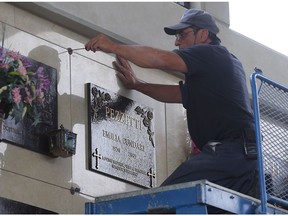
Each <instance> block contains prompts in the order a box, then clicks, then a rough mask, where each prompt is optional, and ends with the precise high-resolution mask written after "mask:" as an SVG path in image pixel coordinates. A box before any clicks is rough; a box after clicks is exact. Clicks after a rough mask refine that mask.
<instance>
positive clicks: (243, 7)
mask: <svg viewBox="0 0 288 216" xmlns="http://www.w3.org/2000/svg"><path fill="white" fill-rule="evenodd" d="M286 2H287V3H286ZM287 6H288V1H285V0H273V1H272V0H229V7H230V28H231V29H233V30H234V31H237V32H239V33H241V34H243V35H245V36H247V37H249V38H251V39H253V40H255V41H258V42H259V43H262V44H264V45H265V46H268V47H270V48H272V49H274V50H276V51H277V52H280V53H282V54H284V55H286V56H288V23H287V22H288V10H287V8H288V7H287Z"/></svg>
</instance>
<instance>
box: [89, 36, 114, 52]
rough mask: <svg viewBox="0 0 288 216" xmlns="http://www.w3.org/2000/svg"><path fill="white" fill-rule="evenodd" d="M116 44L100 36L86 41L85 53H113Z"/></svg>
mask: <svg viewBox="0 0 288 216" xmlns="http://www.w3.org/2000/svg"><path fill="white" fill-rule="evenodd" d="M116 48H117V44H116V43H114V42H113V41H111V40H110V39H109V38H107V37H106V36H105V35H103V34H100V35H97V36H95V37H93V38H92V39H90V41H88V42H87V43H86V45H85V49H86V50H87V51H90V50H91V51H93V52H96V51H103V52H105V53H115V50H116Z"/></svg>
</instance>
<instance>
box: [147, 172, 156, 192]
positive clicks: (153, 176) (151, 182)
mask: <svg viewBox="0 0 288 216" xmlns="http://www.w3.org/2000/svg"><path fill="white" fill-rule="evenodd" d="M147 176H150V187H153V178H156V174H155V173H153V169H152V168H150V169H149V172H147Z"/></svg>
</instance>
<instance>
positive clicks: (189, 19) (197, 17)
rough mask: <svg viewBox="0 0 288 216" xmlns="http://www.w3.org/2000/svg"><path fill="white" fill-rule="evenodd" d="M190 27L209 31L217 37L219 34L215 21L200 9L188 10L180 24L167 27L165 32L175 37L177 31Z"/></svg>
mask: <svg viewBox="0 0 288 216" xmlns="http://www.w3.org/2000/svg"><path fill="white" fill-rule="evenodd" d="M190 26H196V27H199V28H205V29H208V31H209V32H211V33H214V34H215V35H216V34H217V33H218V32H219V28H218V27H217V25H216V22H215V19H214V18H213V17H212V16H211V15H210V14H209V13H207V12H206V11H203V10H200V9H190V10H186V11H185V13H184V14H183V16H182V18H181V20H180V22H179V23H177V24H175V25H170V26H167V27H165V28H164V31H165V32H166V33H167V34H168V35H175V34H176V33H177V31H179V30H181V29H185V28H188V27H190Z"/></svg>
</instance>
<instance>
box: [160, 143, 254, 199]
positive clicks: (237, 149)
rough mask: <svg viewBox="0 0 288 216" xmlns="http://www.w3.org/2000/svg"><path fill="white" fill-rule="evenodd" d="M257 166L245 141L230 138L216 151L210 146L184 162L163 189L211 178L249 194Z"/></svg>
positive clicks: (218, 146) (219, 145) (216, 147)
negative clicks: (249, 157)
mask: <svg viewBox="0 0 288 216" xmlns="http://www.w3.org/2000/svg"><path fill="white" fill-rule="evenodd" d="M256 167H257V161H256V160H249V159H246V158H245V155H244V147H243V140H242V139H241V138H239V139H227V140H222V141H221V143H220V144H218V145H216V146H215V148H214V149H213V147H211V146H210V145H209V144H206V145H205V146H204V148H203V149H202V152H201V153H199V154H197V155H195V156H193V157H191V158H190V159H189V160H187V161H185V162H184V163H182V164H181V165H180V166H179V167H178V168H177V169H176V170H175V171H174V172H173V173H172V174H171V175H170V176H169V177H168V178H167V179H166V180H165V181H164V182H163V183H162V185H161V186H164V185H172V184H177V183H183V182H189V181H196V180H201V179H207V180H208V181H210V182H213V183H215V184H218V185H221V186H223V187H226V188H229V189H232V190H235V191H238V192H241V193H244V194H247V193H248V192H249V190H250V189H251V188H252V186H253V183H254V181H255V171H256Z"/></svg>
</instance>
